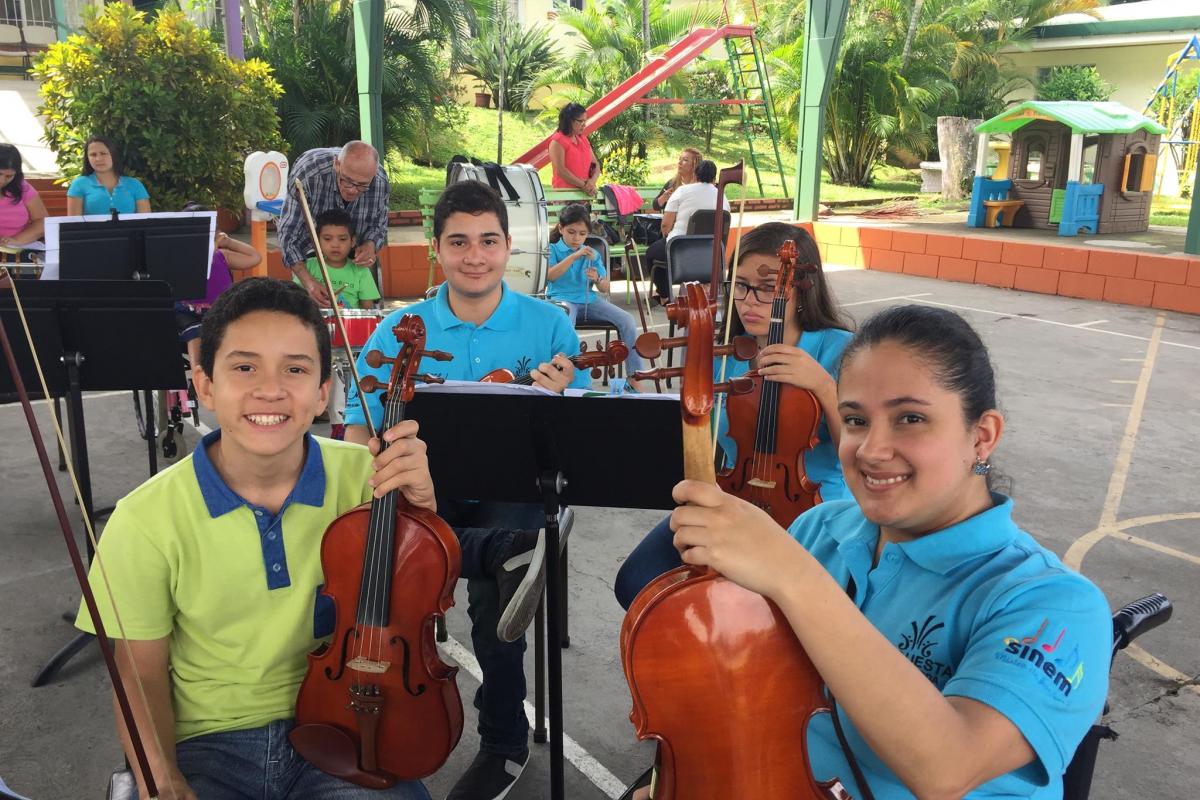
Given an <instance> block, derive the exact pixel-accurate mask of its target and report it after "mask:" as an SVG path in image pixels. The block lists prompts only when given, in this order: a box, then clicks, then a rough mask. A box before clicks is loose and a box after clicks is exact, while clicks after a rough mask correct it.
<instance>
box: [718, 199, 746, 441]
mask: <svg viewBox="0 0 1200 800" xmlns="http://www.w3.org/2000/svg"><path fill="white" fill-rule="evenodd" d="M745 218H746V186H745V185H744V184H743V185H742V194H741V197H740V198H739V199H738V221H737V227H738V238H737V241H736V242H734V243H733V260H732V261H730V262H729V271H728V272H727V273H726V279H725V280H726V284H727V285H728V286H729V296H728V297H727V298H725V299H726V305H725V319H724V324H723V325H722V326H721V327H722V328H724V329H725V330H724V333H722V334H721V344H723V345H726V344H729V338H730V334H731V333H732V331H733V282H734V280H736V277H737V265H738V259H740V258H741V257H742V222H743V220H745ZM728 361H729V354H728V353H722V354H721V369H720V370H719V374H718V376H717V382H718V383H723V382H724V381H725V367H726V363H727V362H728ZM724 402H725V395H724V394H723V393H722V394H718V395H717V398H716V401H715V407H714V409H713V427H714V430H715V428H716V425H717V420H719V419H720V418H721V406H722V405H723V404H724ZM716 457H717V437H716V436H713V458H714V459H715V458H716Z"/></svg>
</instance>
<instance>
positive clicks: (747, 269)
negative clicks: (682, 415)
mask: <svg viewBox="0 0 1200 800" xmlns="http://www.w3.org/2000/svg"><path fill="white" fill-rule="evenodd" d="M788 241H792V242H794V243H795V244H796V248H797V251H798V258H797V262H798V263H800V264H806V265H809V268H810V269H812V268H813V267H815V272H811V273H810V276H809V277H810V283H811V285H810V286H808V287H807V288H805V289H799V290H796V291H793V292H792V296H791V298H790V299H789V300H788V302H787V305H786V313H785V315H784V317H785V318H784V328H783V343H780V344H769V343H768V342H769V340H768V332H769V329H770V326H771V306H772V300H773V295H774V292H775V278H774V277H773V275H774V273H775V272H776V271H777V270H778V269H779V266H780V261H779V256H778V255H777V254H778V252H779V250H780V248H781V247H782V246H783V245H784V243H785V242H788ZM760 270H761V272H760ZM733 300H734V315H733V317H732V319H731V324H732V326H733V327H732V330H731V334H732V335H734V336H738V335H749V336H753V337H755V338H756V339H757V340H758V345H759V348H760V349H759V352H758V356H757V357H756V358H755V359H754V360H753V361H751V362H744V361H736V360H734V359H732V358H731V359H728V360H727V361H726V362H725V364H724V379H726V380H728V379H730V378H735V377H738V376H740V375H744V374H745V373H746V371H747V370H749V369H752V368H757V369H758V372H759V374H761V375H762V376H763V378H764V379H765V380H768V381H774V382H778V383H780V384H785V385H790V386H795V387H798V388H800V389H807V390H809V391H811V392H812V393H813V395H814V396H815V397H816V398H817V400H818V402H819V403H820V412H821V416H822V417H824V419H823V420H822V422H821V424H820V427H819V428H818V432H817V436H818V441H817V444H816V445H815V446H814V447H813V448H812V450H811V451H809V452H807V453H805V454H804V465H805V469H806V471H807V476H808V479H809V480H810V481H812V482H813V483H815V484H818V485H819V486H820V499H821V500H839V499H843V498H847V497H849V496H850V494H849V491H848V490H847V489H846V484H845V481H844V480H843V478H842V471H841V467H840V466H839V464H838V459H837V436H838V431H839V426H838V424H837V419H838V414H837V386H836V379H837V367H838V360H839V359H840V358H841V355H842V349H843V348H844V347H845V346H846V343H847V342H849V341H850V337H851V334H850V321H849V320H848V319H847V318H846V316H845V315H844V314H843V313H842V312H841V310H840V309H839V308H838V305H837V301H836V300H835V299H834V296H833V292H832V291H831V289H830V287H829V284H828V282H827V281H826V279H825V274H824V272H823V271H822V269H821V254H820V252H819V251H818V250H817V243H816V242H815V241H814V240H813V238H812V236H811V235H809V233H808V231H806V230H804V229H803V228H799V227H796V226H794V225H788V224H787V223H783V222H768V223H765V224H763V225H759V226H758V227H756V228H755V229H754V230H752V231H750V232H749V233H747V234H746V235H745V236H743V237H742V241H741V250H740V255H739V259H738V267H737V275H736V277H735V279H734V283H733ZM721 369H722V363H721V361H720V360H719V359H718V360H717V362H716V363H715V365H714V370H713V372H714V374H715V375H716V376H717V379H718V380H720V379H721ZM791 412H792V409H790V408H788V407H786V406H781V407H780V408H779V410H778V414H779V415H780V416H781V417H782V415H785V414H789V413H791ZM728 429H729V421H728V417H727V416H725V415H723V416H722V417H721V419H720V420H719V422H718V429H717V437H718V439H717V440H718V443H719V444H720V445H721V450H722V452H723V453H724V457H723V460H724V463H725V465H726V467H727V468H731V467H732V466H733V464H734V463H735V461H736V457H737V448H736V444H735V443H734V441H733V440H732V439H731V438H730V437H729V435H728ZM790 521H791V520H788V522H790ZM667 523H668V520H663V521H662V522H661V523H659V525H657V526H656V527H655V528H654V529H653V530H652V531H650V533H649V534H647V535H646V538H645V539H643V540H642V542H641V543H640V544H639V545H638V546H637V547H636V548H635V549H634V551H633V552H632V553H630V555H629V557H628V558H627V559H626V560H625V563H624V564H623V565H622V566H621V569H620V571H619V572H618V573H617V579H616V584H615V592H616V595H617V600H618V601H619V602H620V603H621V606H622V607H624V608H626V609H628V608H629V604H630V603H631V602H633V598H634V597H635V596H637V593H638V592H639V591H641V590H642V587H644V586H645V585H646V584H648V583H649V582H650V581H651V580H653V579H654V578H656V577H657V576H659V575H661V574H663V573H664V572H667V571H668V570H671V569H674V568H675V567H678V566H679V565H680V561H679V554H678V553H677V552H676V551H675V548H674V547H673V546H672V544H671V529H670V527H669V525H668V524H667Z"/></svg>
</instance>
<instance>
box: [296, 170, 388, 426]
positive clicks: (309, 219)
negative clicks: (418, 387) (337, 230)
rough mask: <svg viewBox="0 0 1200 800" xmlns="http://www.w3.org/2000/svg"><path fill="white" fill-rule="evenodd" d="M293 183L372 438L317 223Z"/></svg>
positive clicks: (298, 184) (299, 185)
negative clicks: (298, 196) (322, 250)
mask: <svg viewBox="0 0 1200 800" xmlns="http://www.w3.org/2000/svg"><path fill="white" fill-rule="evenodd" d="M293 183H294V184H295V186H296V191H297V192H298V193H299V195H300V210H301V211H303V212H304V221H305V222H306V223H308V235H309V236H311V237H312V243H313V249H315V250H316V251H317V263H318V264H320V265H321V277H322V278H324V279H325V291H327V292H329V302H330V304H331V305H332V306H333V319H334V322H335V323H336V324H337V329H338V333H340V334H341V335H342V348H343V349H344V350H345V352H346V360H347V361H349V362H350V376H351V378H352V379H353V380H354V388H355V389H357V390H358V402H359V403H360V404H362V410H363V419H364V420H366V423H367V435H368V436H369V437H370V438H372V439H374V438H375V435H376V434H375V424H374V423H372V422H371V409H370V408H368V407H367V395H366V393H365V392H364V391H363V387H362V379H360V378H359V377H358V364H357V363H356V361H355V358H354V350H353V348H351V347H350V337H348V336H347V335H346V325H345V323H343V322H342V312H341V310H340V309H339V308H338V299H337V292H335V291H333V281H332V280H330V278H329V267H327V266H325V254H324V253H322V252H321V240H320V238H319V237H318V236H317V225H316V223H315V222H313V216H312V210H311V209H309V207H308V195H307V194H305V193H304V184H302V183H301V182H300V179H299V178H296V180H295V181H293ZM339 291H341V290H339Z"/></svg>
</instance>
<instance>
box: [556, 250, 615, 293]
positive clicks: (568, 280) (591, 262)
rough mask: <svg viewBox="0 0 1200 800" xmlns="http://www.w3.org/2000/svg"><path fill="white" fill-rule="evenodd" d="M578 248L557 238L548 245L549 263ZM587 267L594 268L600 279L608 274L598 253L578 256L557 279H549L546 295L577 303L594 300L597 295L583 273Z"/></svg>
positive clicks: (557, 260)
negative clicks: (590, 255)
mask: <svg viewBox="0 0 1200 800" xmlns="http://www.w3.org/2000/svg"><path fill="white" fill-rule="evenodd" d="M578 249H579V248H578V247H571V246H569V245H568V244H567V243H566V242H565V241H563V240H562V239H559V240H558V241H557V242H554V243H553V244H551V245H550V265H551V266H554V265H555V264H557V263H559V262H560V261H562V260H563V259H565V258H566V257H567V256H569V255H571V253H574V252H575V251H576V250H578ZM588 269H595V270H596V272H597V274H598V275H599V276H600V278H601V280H603V278H604V276H605V275H607V274H608V270H606V269H605V268H604V265H603V264H601V263H600V256H599V254H597V255H594V256H592V257H591V258H578V259H576V260H575V261H574V262H573V263H572V264H571V266H570V267H568V268H567V271H566V272H564V273H563V274H562V275H560V276H559V277H558V280H554V281H550V283H549V285H548V286H547V287H546V294H547V296H549V297H550V298H551V299H552V300H562V301H563V302H566V303H578V304H579V305H586V304H587V303H594V302H596V299H597V298H598V297H599V295H597V294H596V290H595V289H593V288H592V282H591V281H590V280H589V279H588V276H587V275H585V274H584V273H585V272H586V271H587V270H588Z"/></svg>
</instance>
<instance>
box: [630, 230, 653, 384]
mask: <svg viewBox="0 0 1200 800" xmlns="http://www.w3.org/2000/svg"><path fill="white" fill-rule="evenodd" d="M625 261H626V263H627V264H628V265H629V267H633V266H635V265H636V266H637V278H636V279H635V278H634V277H633V271H632V269H630V268H626V272H628V273H629V282H630V283H632V284H633V298H634V302H635V303H637V307H638V317H639V318H640V319H641V323H642V333H649V332H650V326H649V325H648V324H647V323H646V309H647V308H648V307H649V303H650V301H649V299H647V300H646V301H645V304H646V305H645V306H643V304H642V303H643V301H642V292H641V288H640V287H641V282H642V281H643V280H645V279H646V272H645V270H643V269H642V256H641V254H640V253H638V251H637V242H635V241H634V240H633V234H632V233H629V234H626V236H625ZM650 366H651V367H655V366H657V365H656V364H655V363H654V359H650ZM654 390H655V391H657V392H661V391H662V381H661V380H660V379H658V378H655V379H654Z"/></svg>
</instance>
